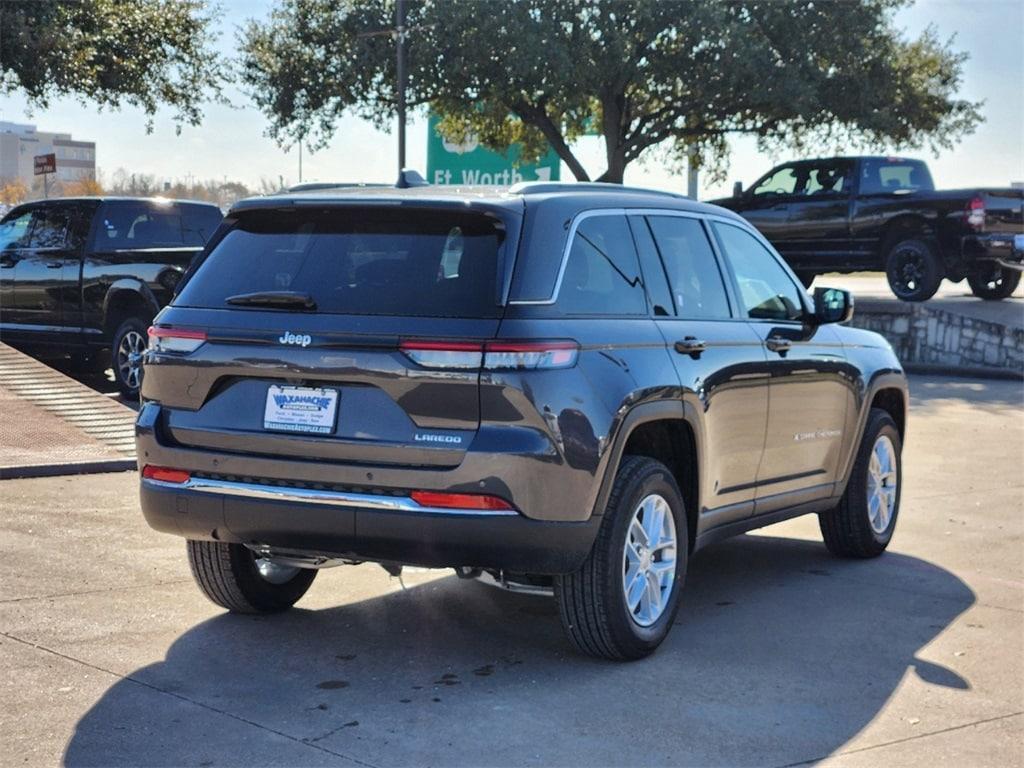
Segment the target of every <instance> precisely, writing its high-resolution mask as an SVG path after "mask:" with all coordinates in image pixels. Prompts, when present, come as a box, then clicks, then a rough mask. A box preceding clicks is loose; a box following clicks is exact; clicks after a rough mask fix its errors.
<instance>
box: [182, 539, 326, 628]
mask: <svg viewBox="0 0 1024 768" xmlns="http://www.w3.org/2000/svg"><path fill="white" fill-rule="evenodd" d="M187 546H188V564H189V565H190V566H191V568H192V577H193V578H194V579H195V580H196V584H198V585H199V588H200V589H201V590H202V591H203V594H205V595H206V596H207V597H208V598H210V600H212V601H213V602H214V603H216V604H217V605H219V606H221V607H222V608H227V609H228V610H229V611H231V612H232V613H278V612H279V611H284V610H287V609H288V608H291V607H292V606H293V605H295V603H296V602H297V601H298V599H299V598H300V597H302V596H303V595H304V594H306V590H307V589H309V587H310V585H311V584H312V583H313V579H315V578H316V571H315V570H313V569H311V568H296V569H295V574H294V575H293V576H291V578H289V579H288V580H287V581H284V582H282V583H273V582H270V581H268V580H267V579H265V578H264V577H263V576H261V575H260V572H259V570H258V568H257V566H256V554H255V553H254V552H253V551H252V550H251V549H249V548H247V547H244V546H242V545H241V544H225V543H223V542H219V541H192V540H191V539H190V540H189V541H188V542H187Z"/></svg>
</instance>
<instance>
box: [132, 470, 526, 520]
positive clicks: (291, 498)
mask: <svg viewBox="0 0 1024 768" xmlns="http://www.w3.org/2000/svg"><path fill="white" fill-rule="evenodd" d="M142 482H143V483H144V484H147V485H148V486H150V487H151V488H164V489H167V490H170V491H191V492H193V493H209V494H211V495H215V496H238V497H241V498H245V499H263V500H267V501H281V502H289V503H299V504H326V505H329V506H334V507H350V508H351V507H356V508H359V509H374V510H378V511H380V512H410V513H416V514H425V515H469V516H472V517H506V516H509V515H518V514H519V513H518V512H516V511H515V510H514V509H446V508H443V507H424V506H421V505H419V504H417V503H416V502H415V501H413V500H412V499H411V498H409V497H408V496H384V495H381V494H373V493H347V492H344V491H319V490H316V489H313V488H288V487H285V486H279V485H263V484H261V483H236V482H232V481H230V480H213V479H207V478H199V477H194V478H192V479H191V480H189V481H187V482H184V483H168V482H164V481H163V480H150V479H148V478H143V479H142Z"/></svg>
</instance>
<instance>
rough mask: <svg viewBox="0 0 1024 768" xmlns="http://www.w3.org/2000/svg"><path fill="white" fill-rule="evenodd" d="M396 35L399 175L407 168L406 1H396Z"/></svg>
mask: <svg viewBox="0 0 1024 768" xmlns="http://www.w3.org/2000/svg"><path fill="white" fill-rule="evenodd" d="M395 33H396V40H397V42H398V59H397V61H396V62H395V63H396V67H395V68H396V70H397V74H398V94H397V95H398V173H399V174H401V173H402V169H403V168H405V84H406V72H405V0H396V1H395Z"/></svg>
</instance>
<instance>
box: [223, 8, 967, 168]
mask: <svg viewBox="0 0 1024 768" xmlns="http://www.w3.org/2000/svg"><path fill="white" fill-rule="evenodd" d="M908 1H909V0H846V1H844V2H822V1H821V0H789V1H788V2H781V1H778V0H748V1H741V0H734V1H730V2H720V1H715V0H682V1H673V0H590V1H584V0H516V1H515V2H512V1H506V0H500V1H499V0H495V1H494V2H479V1H478V0H411V1H410V3H409V8H408V25H409V28H410V32H409V37H408V39H409V43H408V46H409V47H408V51H409V87H408V91H407V93H408V100H409V104H410V105H412V106H416V105H430V107H431V108H432V109H434V110H435V111H437V112H438V113H439V114H440V115H441V116H442V117H443V118H444V119H443V121H442V123H441V130H442V131H443V132H444V133H445V135H446V136H447V137H448V138H451V139H460V138H462V137H464V136H465V134H466V133H469V132H472V133H475V134H477V135H478V136H479V138H480V140H481V141H482V142H483V143H484V144H485V145H487V146H490V147H492V148H494V149H499V150H501V149H504V148H505V147H507V146H508V145H509V143H510V142H514V141H520V142H523V144H524V145H525V147H526V152H525V154H524V159H533V158H536V157H537V156H538V155H539V154H541V153H542V152H543V150H544V148H545V147H546V145H547V144H550V145H551V146H552V147H553V148H554V149H555V151H556V152H557V153H558V154H559V156H560V157H561V158H562V160H564V161H565V163H566V164H567V165H568V167H569V168H570V170H571V171H572V173H573V174H574V175H575V176H576V178H577V179H580V180H585V179H589V178H591V176H590V174H589V173H588V171H587V170H586V169H585V168H584V167H583V165H582V163H581V162H580V161H579V159H578V158H577V157H576V155H575V153H574V152H573V149H572V145H573V142H574V140H575V139H577V138H578V137H579V136H580V135H581V134H583V133H584V132H586V131H588V130H594V129H596V130H597V132H598V133H600V135H602V136H603V137H604V141H605V148H606V164H605V168H604V170H603V172H602V173H600V174H598V175H597V177H598V178H599V179H600V180H603V181H615V182H621V181H622V176H623V172H624V170H625V168H626V166H627V165H628V164H629V163H631V162H633V161H635V160H637V159H639V158H640V157H642V156H643V155H644V154H645V153H648V152H649V151H651V150H652V149H653V148H655V147H658V148H660V149H661V151H662V152H664V153H665V154H666V157H665V158H664V159H665V161H666V162H669V163H671V164H673V165H675V166H678V165H680V164H681V163H682V162H683V160H684V158H685V157H686V154H687V152H688V151H690V150H693V151H695V153H696V157H697V160H698V162H701V163H702V164H703V165H704V167H706V168H709V169H711V170H713V171H714V170H717V171H719V172H720V170H721V168H722V166H723V164H724V160H725V158H726V156H727V152H728V137H729V136H730V135H733V134H749V135H753V136H756V137H757V138H758V140H759V142H760V143H761V145H762V147H763V148H764V149H771V148H780V147H782V148H789V149H792V150H794V151H801V152H803V151H811V150H813V149H815V148H820V147H824V146H829V147H833V148H837V147H840V146H844V145H858V146H863V147H866V148H880V147H883V146H895V147H897V148H902V149H912V148H919V147H921V146H923V145H925V144H928V145H930V146H932V147H949V146H951V145H952V144H953V143H954V142H956V141H957V140H958V139H959V138H960V137H962V136H963V135H965V134H967V133H969V132H971V131H972V130H973V129H974V127H975V126H976V125H977V124H978V122H979V121H980V119H981V118H980V114H979V107H980V105H979V104H977V103H971V102H969V101H965V100H963V99H960V98H958V97H957V91H958V88H959V85H960V79H961V75H962V71H963V64H964V61H965V60H966V55H965V54H962V53H958V52H956V51H954V50H953V49H952V47H951V44H950V43H949V42H944V41H941V40H939V39H938V38H937V36H936V34H935V32H934V31H933V30H928V31H926V32H925V33H924V34H923V35H921V36H920V37H918V38H917V39H907V38H906V37H905V36H904V35H903V34H902V33H901V32H900V31H899V30H898V29H896V27H895V25H894V22H893V15H894V13H895V11H896V10H897V9H899V8H900V7H901V6H903V5H906V4H907V2H908ZM393 26H394V4H393V2H391V1H390V0H345V1H344V2H335V1H334V0H278V4H277V6H276V7H275V8H274V10H273V11H272V13H271V15H270V17H269V18H268V19H266V20H264V21H258V20H253V21H250V22H249V23H248V24H247V25H246V27H245V28H244V29H243V30H242V32H241V34H240V40H239V42H240V45H241V48H242V57H241V79H242V82H243V85H244V87H245V88H246V90H247V91H248V92H249V94H250V95H251V97H252V98H253V100H254V101H255V103H256V104H257V105H258V106H259V107H260V108H261V109H262V110H263V111H264V112H265V113H266V114H267V115H268V116H269V118H270V120H271V126H270V133H271V135H272V136H273V137H275V138H276V139H277V140H278V141H279V142H281V143H292V142H294V141H296V140H306V141H308V142H309V143H310V144H311V145H313V146H322V145H323V144H325V143H326V142H327V141H328V140H329V139H330V138H331V136H332V135H333V133H334V129H335V125H336V123H337V120H338V118H339V117H340V116H341V115H342V114H343V113H344V112H346V111H351V112H352V113H354V114H357V115H359V116H362V117H365V118H368V119H370V120H373V121H374V122H375V123H376V124H378V125H380V126H387V124H388V122H389V121H390V120H391V119H392V118H393V116H394V114H395V106H396V88H395V40H394V36H393V35H391V34H388V30H390V29H391V28H392V27H393Z"/></svg>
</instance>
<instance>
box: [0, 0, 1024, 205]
mask: <svg viewBox="0 0 1024 768" xmlns="http://www.w3.org/2000/svg"><path fill="white" fill-rule="evenodd" d="M221 5H222V7H223V8H224V10H225V13H224V16H223V19H222V21H221V33H222V36H221V39H220V48H221V50H222V52H224V53H225V54H227V55H234V53H235V29H236V28H237V26H238V25H239V24H240V23H241V22H243V21H244V20H245V19H246V18H249V17H257V18H264V17H265V16H266V15H267V11H268V9H269V8H270V7H272V5H273V2H272V0H223V2H222V4H221ZM897 23H898V25H899V26H900V27H902V28H904V29H906V30H907V32H908V33H909V34H911V35H916V34H918V33H919V32H920V31H921V30H923V29H924V28H925V27H926V26H927V25H928V24H934V25H935V27H936V28H937V30H938V33H939V36H940V37H941V38H947V37H949V36H951V35H955V36H956V41H955V48H956V49H958V50H965V51H967V52H968V53H969V54H970V57H971V58H970V60H969V61H968V63H967V65H966V70H965V76H964V82H963V86H962V90H961V94H962V96H963V97H965V98H968V99H971V100H984V101H985V105H984V106H983V108H982V113H983V115H984V117H985V122H984V123H983V124H982V125H981V126H980V127H979V128H978V129H977V131H976V132H975V133H974V134H973V135H971V136H968V137H967V138H966V139H964V141H963V142H961V143H960V144H959V145H958V146H957V148H956V149H955V150H954V151H952V152H944V153H940V155H939V156H937V157H935V156H932V155H931V153H930V152H928V151H927V150H924V151H920V152H910V153H906V154H908V155H912V156H917V157H923V158H924V159H926V160H928V162H929V163H930V165H931V168H932V174H933V176H934V177H935V181H936V184H938V185H939V186H941V187H947V188H955V187H965V186H977V185H985V186H1006V185H1007V184H1009V182H1011V181H1024V85H1022V83H1024V2H1022V1H1021V0H918V3H917V4H916V5H915V6H913V7H911V8H909V9H906V10H904V11H902V12H901V13H900V14H899V15H898V16H897ZM228 95H229V97H230V98H231V100H232V102H233V103H234V104H235V107H234V108H231V107H225V106H216V105H208V106H207V107H206V109H205V117H204V121H203V124H202V125H201V126H200V127H198V128H193V127H184V128H183V129H182V132H181V134H180V135H176V134H175V129H174V124H173V123H172V121H171V119H170V113H169V112H161V113H160V114H158V115H157V118H156V121H155V127H154V130H153V133H151V134H147V133H146V129H145V124H146V120H145V116H144V115H143V114H142V113H141V111H139V110H135V109H124V110H121V111H119V112H104V113H98V112H97V111H96V110H95V109H94V108H89V107H83V106H82V105H80V104H78V103H77V102H75V101H74V100H71V99H62V100H59V101H56V102H54V103H53V104H52V105H51V107H50V108H49V109H46V110H37V111H36V112H34V113H29V112H28V111H27V109H26V103H25V100H24V99H22V98H21V97H19V96H13V97H6V98H0V119H2V120H11V121H15V122H31V123H35V124H36V125H38V127H39V129H40V130H46V131H64V132H71V133H72V135H73V137H74V138H76V139H81V140H85V141H95V142H96V158H97V166H98V168H99V169H100V172H101V173H102V174H103V175H104V176H105V177H106V178H107V179H109V178H110V176H111V175H112V174H113V172H114V171H115V170H117V169H118V168H125V169H127V170H129V171H134V172H138V173H150V174H155V175H156V176H157V177H159V178H161V179H168V180H174V179H183V178H184V177H186V176H189V175H191V176H193V177H196V178H198V179H208V178H217V179H223V178H225V177H226V178H227V179H229V180H240V181H243V182H245V183H246V184H248V185H250V186H253V187H255V186H256V185H257V184H258V182H259V180H260V178H261V177H267V178H270V179H274V180H276V179H278V178H279V177H283V179H284V180H285V181H286V182H287V183H295V182H296V181H298V158H297V153H296V151H295V150H294V149H293V150H292V151H291V152H285V151H284V150H282V149H281V148H280V147H278V146H277V145H276V144H275V143H274V142H273V141H272V140H270V139H269V138H267V137H266V136H265V135H264V131H265V130H266V127H267V121H266V119H265V118H264V116H263V115H262V114H261V113H260V112H258V111H257V110H256V109H255V108H254V107H252V106H250V105H249V104H248V101H247V99H246V98H245V96H244V95H243V94H241V93H239V92H237V91H232V92H230V93H229V94H228ZM426 130H427V128H426V119H425V118H424V117H417V118H415V119H413V121H412V122H411V124H410V126H409V129H408V145H409V146H408V163H407V164H408V165H409V166H410V167H412V168H416V169H419V170H420V171H421V172H424V171H425V165H426ZM600 142H601V140H600V139H598V138H596V137H594V138H587V139H584V140H583V141H582V142H581V145H580V146H579V147H578V148H577V149H578V155H579V156H580V158H581V160H582V161H583V163H584V165H585V167H587V169H588V170H589V171H590V172H591V174H592V175H595V176H596V175H597V174H598V173H599V172H600V171H602V170H603V165H602V164H601V157H602V156H603V146H602V144H601V143H600ZM732 147H733V151H732V155H731V161H730V169H729V177H728V180H727V181H725V182H723V183H720V184H708V183H707V179H702V184H701V197H702V198H708V197H716V196H722V195H727V194H729V191H730V189H731V186H732V181H733V180H736V179H738V180H742V181H743V182H744V184H745V185H746V184H749V183H750V182H752V181H754V180H755V179H756V178H757V177H758V176H760V175H761V174H762V173H763V172H765V171H767V170H768V169H769V168H770V167H771V166H772V165H774V164H775V163H778V162H783V161H785V160H789V159H793V158H791V157H789V156H775V157H771V156H767V155H764V154H762V153H760V152H758V150H757V148H756V146H755V145H754V143H753V141H750V140H747V139H736V140H734V141H733V144H732ZM848 149H850V150H851V151H852V150H853V149H854V148H848ZM395 158H396V141H395V138H394V134H391V135H389V134H386V133H382V132H380V131H377V130H376V129H374V128H373V126H371V125H370V124H368V123H366V122H364V121H361V120H359V119H356V118H354V117H346V118H344V119H343V120H342V121H341V122H340V123H339V125H338V129H337V132H336V134H335V138H334V140H333V142H332V143H331V145H330V147H328V148H327V149H324V150H321V151H320V152H317V153H316V154H313V155H310V154H309V153H308V152H307V153H306V154H305V158H304V173H303V178H304V180H305V181H312V180H330V181H367V182H372V181H378V182H379V181H383V182H391V181H393V180H394V178H395V170H394V169H395V165H396V159H395ZM571 178H572V175H571V174H570V173H569V172H568V171H567V170H566V169H565V167H564V165H563V168H562V179H563V180H569V179H571ZM626 182H627V183H630V184H637V185H641V186H649V187H657V188H663V189H674V190H676V191H685V188H686V179H685V175H676V174H671V173H668V172H667V171H666V170H665V169H663V168H661V167H658V165H657V163H656V162H654V161H650V162H648V163H646V164H644V163H640V164H636V163H634V164H633V165H631V166H630V167H629V168H628V169H627V171H626Z"/></svg>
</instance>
